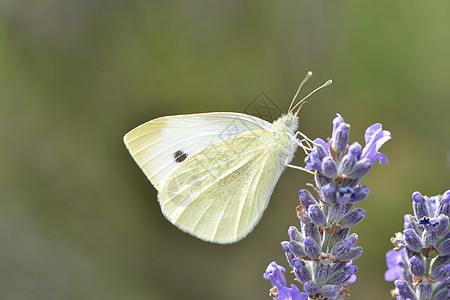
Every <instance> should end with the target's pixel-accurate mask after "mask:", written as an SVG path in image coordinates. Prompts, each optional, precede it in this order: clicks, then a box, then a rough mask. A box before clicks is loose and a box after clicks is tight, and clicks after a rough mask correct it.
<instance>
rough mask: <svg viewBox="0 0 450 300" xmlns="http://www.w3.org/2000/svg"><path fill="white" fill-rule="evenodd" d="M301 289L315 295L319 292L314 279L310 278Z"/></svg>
mask: <svg viewBox="0 0 450 300" xmlns="http://www.w3.org/2000/svg"><path fill="white" fill-rule="evenodd" d="M303 289H304V290H305V292H306V293H308V295H311V296H313V295H315V294H317V293H318V292H319V286H318V285H317V283H315V282H314V281H312V280H310V281H308V282H306V283H305V284H304V285H303Z"/></svg>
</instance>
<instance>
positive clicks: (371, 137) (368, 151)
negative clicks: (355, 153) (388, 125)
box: [361, 123, 391, 165]
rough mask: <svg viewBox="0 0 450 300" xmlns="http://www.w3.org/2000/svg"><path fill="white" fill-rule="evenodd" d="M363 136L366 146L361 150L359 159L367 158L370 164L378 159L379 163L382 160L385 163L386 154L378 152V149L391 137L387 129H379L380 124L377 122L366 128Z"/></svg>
mask: <svg viewBox="0 0 450 300" xmlns="http://www.w3.org/2000/svg"><path fill="white" fill-rule="evenodd" d="M364 138H365V140H366V146H365V147H364V149H363V151H362V154H361V159H363V158H368V159H370V161H371V162H372V164H374V163H375V162H376V161H377V160H378V161H380V164H382V163H383V162H384V163H385V164H386V165H387V164H388V162H387V159H386V156H384V155H383V154H382V153H380V152H378V150H379V149H380V148H381V146H383V144H384V143H386V142H387V141H388V140H390V139H391V133H390V132H389V131H387V130H381V124H379V123H377V124H374V125H372V126H370V127H369V128H367V130H366V134H365V136H364Z"/></svg>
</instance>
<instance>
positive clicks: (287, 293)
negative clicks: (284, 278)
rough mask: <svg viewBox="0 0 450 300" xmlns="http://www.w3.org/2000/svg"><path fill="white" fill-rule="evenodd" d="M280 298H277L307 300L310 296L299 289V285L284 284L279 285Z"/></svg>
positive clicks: (278, 299)
mask: <svg viewBox="0 0 450 300" xmlns="http://www.w3.org/2000/svg"><path fill="white" fill-rule="evenodd" d="M277 288H278V298H277V300H305V299H306V298H308V294H305V293H302V292H300V291H299V290H298V288H297V286H296V285H294V284H292V285H291V288H288V287H285V286H283V285H277Z"/></svg>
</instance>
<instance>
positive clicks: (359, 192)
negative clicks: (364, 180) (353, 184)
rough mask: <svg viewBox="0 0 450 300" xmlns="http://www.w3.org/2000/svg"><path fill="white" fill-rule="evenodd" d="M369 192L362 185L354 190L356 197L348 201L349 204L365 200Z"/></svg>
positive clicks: (367, 188)
mask: <svg viewBox="0 0 450 300" xmlns="http://www.w3.org/2000/svg"><path fill="white" fill-rule="evenodd" d="M369 191H370V189H369V187H367V186H366V185H364V184H362V185H360V186H358V187H357V188H355V195H356V197H355V198H354V199H352V200H350V202H349V203H352V204H355V203H358V202H360V201H362V200H364V199H366V198H367V196H368V195H369Z"/></svg>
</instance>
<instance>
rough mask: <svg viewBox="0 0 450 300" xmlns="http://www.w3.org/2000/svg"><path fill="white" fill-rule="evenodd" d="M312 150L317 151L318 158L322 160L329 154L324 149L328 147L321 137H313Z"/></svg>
mask: <svg viewBox="0 0 450 300" xmlns="http://www.w3.org/2000/svg"><path fill="white" fill-rule="evenodd" d="M314 143H315V144H314V150H315V151H317V155H318V156H319V158H320V160H323V159H324V158H325V157H327V156H329V155H330V154H329V153H328V151H326V150H325V149H328V145H327V143H325V141H323V140H322V139H315V140H314Z"/></svg>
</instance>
